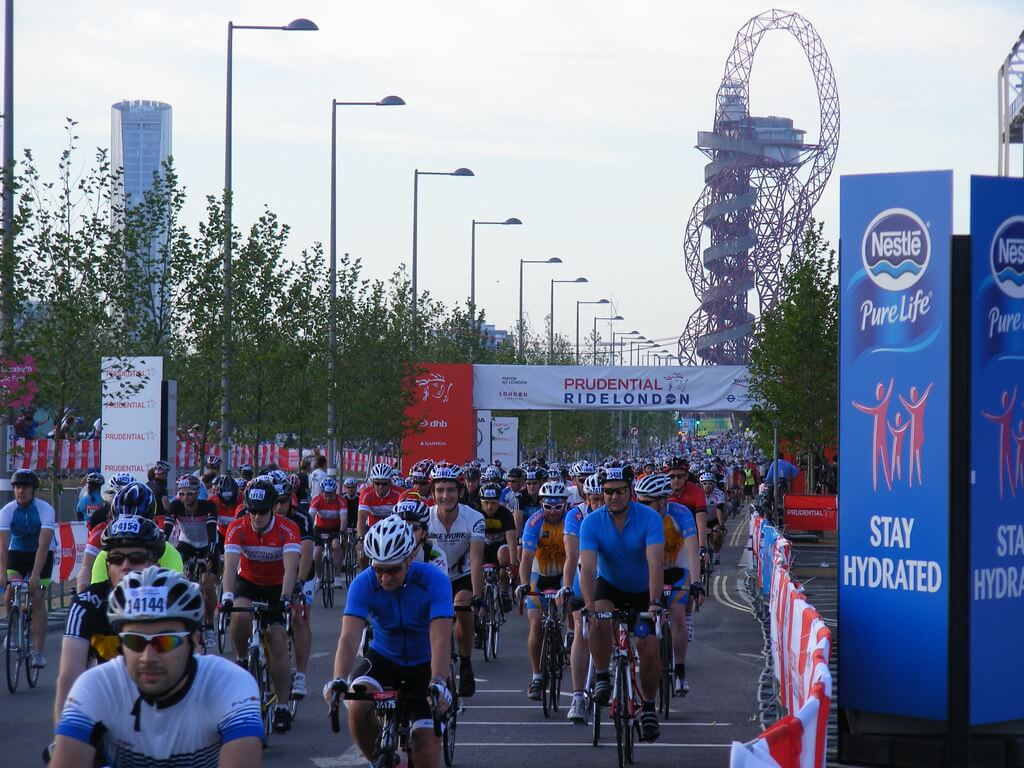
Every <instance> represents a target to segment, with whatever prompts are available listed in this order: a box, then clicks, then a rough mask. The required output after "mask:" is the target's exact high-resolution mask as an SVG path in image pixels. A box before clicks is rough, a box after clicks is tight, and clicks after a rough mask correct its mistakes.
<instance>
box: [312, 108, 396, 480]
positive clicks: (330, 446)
mask: <svg viewBox="0 0 1024 768" xmlns="http://www.w3.org/2000/svg"><path fill="white" fill-rule="evenodd" d="M401 106H405V101H404V100H403V99H402V98H401V97H400V96H385V97H384V98H383V99H381V100H380V101H338V100H337V99H331V255H330V278H329V282H330V289H329V290H330V294H331V298H330V304H329V305H328V308H327V322H328V334H327V347H328V357H327V473H328V474H330V475H336V474H337V466H336V461H337V457H336V454H337V436H338V420H337V411H336V406H335V391H334V390H335V383H336V375H335V368H334V359H335V357H337V352H338V321H337V317H336V309H335V304H336V303H337V300H338V107H401Z"/></svg>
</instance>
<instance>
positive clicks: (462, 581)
mask: <svg viewBox="0 0 1024 768" xmlns="http://www.w3.org/2000/svg"><path fill="white" fill-rule="evenodd" d="M472 591H473V577H472V576H471V575H470V574H468V573H467V574H466V575H465V576H459V578H457V579H456V580H455V581H453V582H452V600H454V599H455V596H456V595H457V594H459V592H470V593H472Z"/></svg>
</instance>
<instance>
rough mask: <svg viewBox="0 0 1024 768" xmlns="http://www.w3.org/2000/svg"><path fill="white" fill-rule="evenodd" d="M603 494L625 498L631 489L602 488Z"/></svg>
mask: <svg viewBox="0 0 1024 768" xmlns="http://www.w3.org/2000/svg"><path fill="white" fill-rule="evenodd" d="M601 492H602V493H603V494H604V495H605V496H625V495H626V494H627V493H629V488H628V487H625V486H624V487H622V488H602V489H601Z"/></svg>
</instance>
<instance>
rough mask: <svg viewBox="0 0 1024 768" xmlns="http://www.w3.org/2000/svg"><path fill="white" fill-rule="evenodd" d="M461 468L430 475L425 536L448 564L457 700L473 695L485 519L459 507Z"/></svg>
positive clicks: (441, 466)
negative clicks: (475, 613)
mask: <svg viewBox="0 0 1024 768" xmlns="http://www.w3.org/2000/svg"><path fill="white" fill-rule="evenodd" d="M461 477H462V467H460V466H458V465H457V464H448V463H447V462H443V461H442V462H438V463H437V464H435V465H434V467H433V469H432V470H431V471H430V481H431V488H432V495H433V497H434V506H432V507H431V508H430V522H429V523H428V533H427V535H428V536H429V537H430V538H431V539H432V540H433V541H434V544H435V546H437V548H438V549H440V550H441V551H442V552H444V554H445V557H446V558H447V560H448V577H449V579H450V580H451V598H452V602H453V605H454V607H455V613H456V614H457V616H458V619H457V621H456V622H455V639H456V642H457V643H458V653H459V696H465V697H466V698H469V697H470V696H472V695H473V694H474V693H476V678H475V677H474V675H473V662H472V659H471V658H470V657H471V654H472V652H473V637H474V634H475V632H474V621H473V610H474V609H477V610H479V609H480V606H481V605H482V604H483V592H484V570H483V564H484V516H483V515H482V514H481V513H479V512H477V511H476V510H475V509H471V508H470V507H467V506H466V505H465V504H460V503H459V486H460V482H459V480H460V478H461Z"/></svg>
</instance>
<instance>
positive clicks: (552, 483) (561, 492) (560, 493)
mask: <svg viewBox="0 0 1024 768" xmlns="http://www.w3.org/2000/svg"><path fill="white" fill-rule="evenodd" d="M537 496H539V497H540V498H542V499H544V498H547V497H549V496H551V497H558V498H562V499H566V498H568V497H569V493H568V491H566V490H565V485H563V484H562V483H560V482H559V481H558V480H548V481H547V482H546V483H544V485H542V486H541V487H540V492H539V493H538V494H537Z"/></svg>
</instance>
